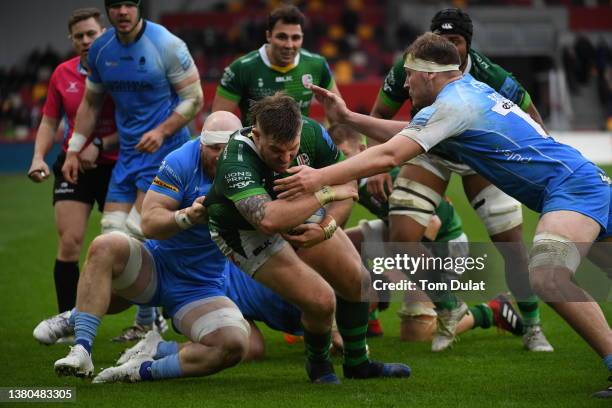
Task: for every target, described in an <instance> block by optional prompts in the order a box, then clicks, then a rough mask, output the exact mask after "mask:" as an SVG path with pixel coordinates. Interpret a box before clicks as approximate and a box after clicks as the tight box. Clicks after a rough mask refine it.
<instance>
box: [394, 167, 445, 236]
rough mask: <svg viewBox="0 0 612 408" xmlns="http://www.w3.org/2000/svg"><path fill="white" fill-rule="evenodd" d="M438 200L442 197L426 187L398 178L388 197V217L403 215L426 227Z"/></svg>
mask: <svg viewBox="0 0 612 408" xmlns="http://www.w3.org/2000/svg"><path fill="white" fill-rule="evenodd" d="M440 200H442V196H440V194H438V193H436V192H435V191H434V190H432V189H431V188H429V187H427V186H426V185H424V184H421V183H417V182H416V181H412V180H410V179H407V178H404V177H398V178H397V179H395V184H394V185H393V192H392V193H391V196H390V197H389V215H405V216H408V217H410V218H412V219H414V220H415V221H416V222H418V223H419V224H421V225H422V226H424V227H427V225H428V224H429V221H430V220H431V217H432V216H433V215H434V214H435V212H436V207H438V204H440Z"/></svg>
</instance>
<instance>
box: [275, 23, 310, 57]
mask: <svg viewBox="0 0 612 408" xmlns="http://www.w3.org/2000/svg"><path fill="white" fill-rule="evenodd" d="M266 38H267V40H268V44H269V56H270V60H271V62H272V64H274V65H278V66H281V67H285V66H287V65H290V64H292V63H293V61H294V59H295V56H296V55H297V53H298V52H299V51H300V48H302V43H303V42H304V33H302V27H301V26H300V25H299V24H285V23H283V22H282V21H278V22H277V23H276V24H275V25H274V28H273V29H272V31H266Z"/></svg>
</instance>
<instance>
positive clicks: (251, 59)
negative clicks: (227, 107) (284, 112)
mask: <svg viewBox="0 0 612 408" xmlns="http://www.w3.org/2000/svg"><path fill="white" fill-rule="evenodd" d="M309 84H315V85H318V86H320V87H323V88H326V89H331V88H332V86H333V85H334V79H333V76H332V73H331V70H330V69H329V65H328V64H327V61H326V60H325V58H323V57H322V56H320V55H318V54H313V53H311V52H308V51H306V50H304V49H300V52H299V53H298V54H297V55H296V57H295V61H294V63H293V64H291V65H289V66H288V67H278V66H275V65H272V63H271V62H270V60H269V58H268V55H267V54H266V45H265V44H264V45H263V46H262V47H261V48H260V49H258V50H255V51H251V52H250V53H248V54H247V55H245V56H242V57H240V58H238V59H237V60H235V61H234V62H232V63H231V64H230V65H229V66H228V67H226V68H225V71H224V72H223V76H222V78H221V82H220V83H219V86H218V87H217V94H219V95H221V96H223V97H225V98H227V99H229V100H231V101H234V102H238V106H239V108H240V114H241V115H242V121H243V123H247V124H249V123H251V121H250V118H248V117H247V114H248V111H249V107H250V106H251V104H252V103H253V102H255V101H257V100H259V99H261V98H263V97H265V96H269V95H273V94H274V93H276V92H277V91H285V92H286V93H287V94H288V95H289V96H291V97H292V98H293V99H295V100H296V101H297V103H298V104H299V105H300V109H301V111H302V115H304V116H308V113H309V111H310V102H311V100H312V97H313V94H312V91H311V90H310V89H307V88H306V85H309Z"/></svg>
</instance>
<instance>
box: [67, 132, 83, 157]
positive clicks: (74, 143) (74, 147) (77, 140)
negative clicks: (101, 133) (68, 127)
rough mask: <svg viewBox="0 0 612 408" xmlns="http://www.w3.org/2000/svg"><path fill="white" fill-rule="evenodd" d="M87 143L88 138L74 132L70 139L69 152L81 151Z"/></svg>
mask: <svg viewBox="0 0 612 408" xmlns="http://www.w3.org/2000/svg"><path fill="white" fill-rule="evenodd" d="M85 143H87V138H86V137H85V136H83V135H82V134H80V133H77V132H73V133H72V137H71V138H70V140H69V141H68V151H69V152H77V153H78V152H80V151H81V150H82V149H83V146H85Z"/></svg>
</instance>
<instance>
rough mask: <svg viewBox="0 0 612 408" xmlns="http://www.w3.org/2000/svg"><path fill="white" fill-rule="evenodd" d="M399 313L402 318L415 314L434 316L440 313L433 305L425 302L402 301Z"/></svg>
mask: <svg viewBox="0 0 612 408" xmlns="http://www.w3.org/2000/svg"><path fill="white" fill-rule="evenodd" d="M397 315H398V316H399V317H401V318H405V317H414V316H433V317H436V316H437V315H438V314H437V313H436V311H435V310H434V308H433V307H430V306H428V305H427V304H426V303H424V302H410V303H407V302H402V307H401V308H400V309H399V310H398V311H397Z"/></svg>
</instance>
